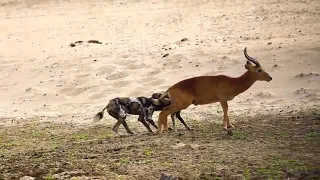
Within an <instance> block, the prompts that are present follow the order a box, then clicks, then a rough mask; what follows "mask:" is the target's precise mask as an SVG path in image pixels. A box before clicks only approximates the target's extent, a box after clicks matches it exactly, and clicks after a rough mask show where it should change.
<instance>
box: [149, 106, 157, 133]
mask: <svg viewBox="0 0 320 180" xmlns="http://www.w3.org/2000/svg"><path fill="white" fill-rule="evenodd" d="M153 113H154V110H153V108H152V109H148V110H147V121H148V122H149V123H150V124H151V125H152V126H153V127H155V128H156V129H158V126H157V125H156V123H155V122H154V121H153V119H152V116H153Z"/></svg>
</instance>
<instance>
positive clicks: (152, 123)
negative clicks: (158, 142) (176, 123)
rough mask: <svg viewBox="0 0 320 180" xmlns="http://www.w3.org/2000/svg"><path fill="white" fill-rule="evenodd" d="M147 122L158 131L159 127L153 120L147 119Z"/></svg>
mask: <svg viewBox="0 0 320 180" xmlns="http://www.w3.org/2000/svg"><path fill="white" fill-rule="evenodd" d="M147 121H148V122H149V123H150V124H151V125H152V126H153V127H154V128H156V129H158V126H157V125H156V123H155V122H154V121H153V120H152V119H149V118H148V119H147Z"/></svg>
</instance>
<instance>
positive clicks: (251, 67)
mask: <svg viewBox="0 0 320 180" xmlns="http://www.w3.org/2000/svg"><path fill="white" fill-rule="evenodd" d="M244 67H245V68H246V69H247V70H248V71H250V70H252V69H253V65H252V63H251V62H250V61H247V63H246V65H245V66H244Z"/></svg>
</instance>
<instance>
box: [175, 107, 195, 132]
mask: <svg viewBox="0 0 320 180" xmlns="http://www.w3.org/2000/svg"><path fill="white" fill-rule="evenodd" d="M180 112H181V111H178V112H176V117H177V118H178V119H179V120H180V122H181V123H182V124H183V125H184V127H186V129H188V130H193V129H192V128H190V127H189V126H188V124H187V123H186V122H185V121H184V120H183V119H182V117H181V115H180Z"/></svg>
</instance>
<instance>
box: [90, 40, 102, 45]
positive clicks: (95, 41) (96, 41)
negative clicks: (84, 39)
mask: <svg viewBox="0 0 320 180" xmlns="http://www.w3.org/2000/svg"><path fill="white" fill-rule="evenodd" d="M88 43H95V44H102V42H100V41H98V40H89V41H88Z"/></svg>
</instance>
